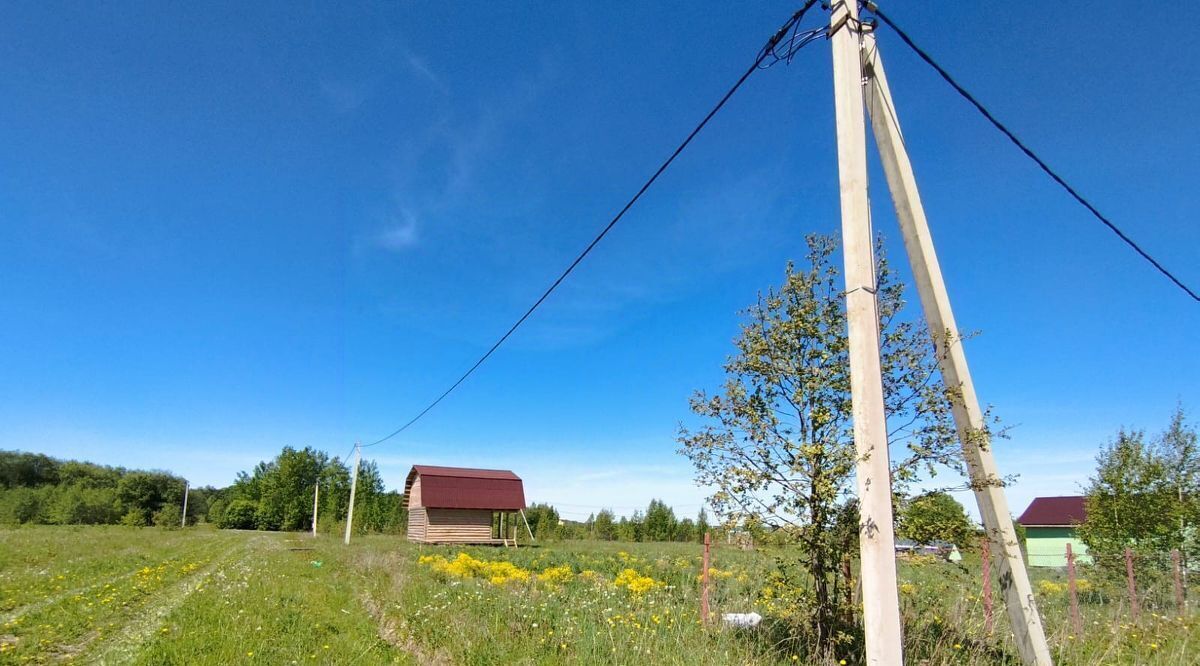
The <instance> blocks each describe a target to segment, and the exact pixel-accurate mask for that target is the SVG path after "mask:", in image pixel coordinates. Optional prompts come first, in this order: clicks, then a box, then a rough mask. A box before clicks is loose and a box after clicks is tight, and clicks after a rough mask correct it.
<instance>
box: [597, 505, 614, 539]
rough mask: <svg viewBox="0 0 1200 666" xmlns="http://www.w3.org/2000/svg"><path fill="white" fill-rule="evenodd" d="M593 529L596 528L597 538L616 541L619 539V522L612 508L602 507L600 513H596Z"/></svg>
mask: <svg viewBox="0 0 1200 666" xmlns="http://www.w3.org/2000/svg"><path fill="white" fill-rule="evenodd" d="M592 529H593V530H595V534H596V538H597V539H603V540H604V541H615V540H616V539H617V522H616V518H615V516H614V515H613V512H612V510H610V509H601V510H600V513H597V514H596V522H595V523H593V524H592Z"/></svg>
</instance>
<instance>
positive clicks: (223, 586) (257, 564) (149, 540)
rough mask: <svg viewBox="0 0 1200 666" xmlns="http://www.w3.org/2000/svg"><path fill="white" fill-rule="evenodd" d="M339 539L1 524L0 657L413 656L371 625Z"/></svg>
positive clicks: (393, 659) (234, 659) (352, 659)
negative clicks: (387, 640)
mask: <svg viewBox="0 0 1200 666" xmlns="http://www.w3.org/2000/svg"><path fill="white" fill-rule="evenodd" d="M341 546H342V544H341V543H340V542H337V541H335V540H333V539H330V538H327V537H322V538H318V539H312V538H310V537H306V536H302V535H296V534H277V533H261V532H220V531H216V530H212V529H204V528H197V529H188V530H174V531H164V530H158V529H138V528H124V527H79V528H75V527H26V528H21V529H0V664H7V663H14V664H20V663H111V664H128V663H141V664H218V663H220V664H243V663H262V664H290V663H310V664H311V663H322V664H325V663H363V664H376V663H412V660H411V658H410V656H409V654H408V653H407V652H405V651H402V650H397V649H395V648H393V647H392V646H391V645H389V644H388V643H387V642H386V641H384V640H382V639H381V638H380V633H379V625H378V624H377V623H376V622H375V620H374V619H373V618H372V617H371V616H370V615H369V614H368V613H367V611H366V606H365V605H364V604H363V603H362V601H361V599H360V595H359V594H358V593H359V592H360V591H361V590H363V589H364V585H363V577H362V574H361V573H359V572H356V571H355V570H353V569H352V568H349V567H348V566H346V565H345V564H344V562H346V559H345V558H346V556H347V555H348V552H347V551H345V550H344V549H343V548H341ZM314 562H319V563H320V566H317V565H316V564H314Z"/></svg>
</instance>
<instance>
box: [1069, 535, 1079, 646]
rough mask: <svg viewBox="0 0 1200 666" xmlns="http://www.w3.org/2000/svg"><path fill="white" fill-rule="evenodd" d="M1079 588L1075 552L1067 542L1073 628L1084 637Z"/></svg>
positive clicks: (1076, 636) (1076, 633) (1077, 634)
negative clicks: (1080, 614) (1076, 578)
mask: <svg viewBox="0 0 1200 666" xmlns="http://www.w3.org/2000/svg"><path fill="white" fill-rule="evenodd" d="M1078 590H1079V588H1078V587H1077V586H1076V583H1075V553H1074V552H1072V551H1071V544H1070V543H1067V593H1068V594H1069V595H1071V630H1072V631H1074V632H1075V638H1080V639H1082V638H1083V618H1081V617H1079V594H1078Z"/></svg>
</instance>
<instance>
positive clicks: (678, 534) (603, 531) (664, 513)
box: [525, 499, 711, 542]
mask: <svg viewBox="0 0 1200 666" xmlns="http://www.w3.org/2000/svg"><path fill="white" fill-rule="evenodd" d="M525 515H526V517H527V518H528V519H529V527H530V529H531V530H532V531H533V534H534V536H535V537H537V538H538V539H539V540H551V541H552V540H560V539H598V540H601V541H628V542H635V541H700V540H702V539H703V538H704V532H705V531H708V530H710V529H711V526H710V525H709V521H708V513H707V512H706V511H705V510H704V509H703V508H701V509H700V513H699V514H698V515H697V516H696V519H695V520H692V519H691V518H678V517H676V515H675V510H674V509H672V508H671V507H669V506H667V504H666V503H665V502H663V501H662V500H659V499H652V500H650V504H649V505H648V506H647V507H646V510H645V511H644V512H643V511H634V512H633V515H631V516H621V517H619V518H618V517H617V515H616V514H615V513H613V511H612V510H611V509H601V510H600V511H599V512H597V513H593V514H591V515H590V516H588V518H587V520H584V521H577V520H563V519H562V518H561V517H560V516H559V513H558V510H557V509H555V508H554V506H552V505H550V504H546V503H538V504H532V505H530V507H529V508H528V509H526V510H525Z"/></svg>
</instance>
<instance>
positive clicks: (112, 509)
mask: <svg viewBox="0 0 1200 666" xmlns="http://www.w3.org/2000/svg"><path fill="white" fill-rule="evenodd" d="M351 473H352V471H351V469H350V468H349V466H347V465H346V464H345V463H344V462H342V461H341V460H340V459H338V458H336V457H332V458H331V457H329V456H328V455H327V454H325V453H323V452H321V451H317V450H315V449H312V448H311V447H310V448H304V449H294V448H292V447H284V449H283V450H282V451H281V452H280V453H279V455H278V456H276V457H275V458H274V459H273V460H270V461H263V462H260V463H258V464H257V465H255V467H254V469H252V470H251V471H249V472H239V473H238V475H237V478H236V479H235V480H234V482H233V483H232V484H231V485H229V486H227V487H224V488H216V487H213V486H202V487H193V488H191V489H190V491H189V492H188V506H187V514H188V520H187V522H188V524H189V525H195V524H198V523H212V524H213V525H215V526H217V527H220V528H226V529H257V530H285V531H286V530H309V529H312V519H313V491H314V487H315V486H316V484H317V483H318V482H319V483H320V493H319V495H318V499H319V501H318V506H317V510H318V511H317V515H318V528H321V529H323V530H324V531H329V532H333V531H336V530H340V529H344V527H345V518H346V509H347V507H348V505H349V502H350V481H351ZM186 483H187V482H186V480H185V479H184V478H183V477H181V476H178V475H176V474H172V473H170V472H166V471H161V470H131V469H126V468H124V467H113V466H108V465H99V464H96V463H91V462H82V461H76V460H60V459H57V458H53V457H51V456H47V455H45V454H41V453H29V452H23V451H0V524H44V525H128V526H134V527H145V526H149V525H157V526H161V527H178V526H180V524H181V522H182V519H183V495H184V489H185V487H186ZM355 492H356V496H355V515H354V522H355V529H356V531H358V532H363V533H365V532H399V531H403V529H404V528H405V526H406V525H407V513H406V511H405V510H404V506H403V502H402V499H401V495H400V493H399V492H396V491H387V490H386V489H385V488H384V484H383V478H382V477H381V476H380V474H379V468H378V466H377V465H376V464H375V463H374V461H370V460H364V461H362V464H361V466H360V467H359V474H358V488H357V489H356V491H355Z"/></svg>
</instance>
